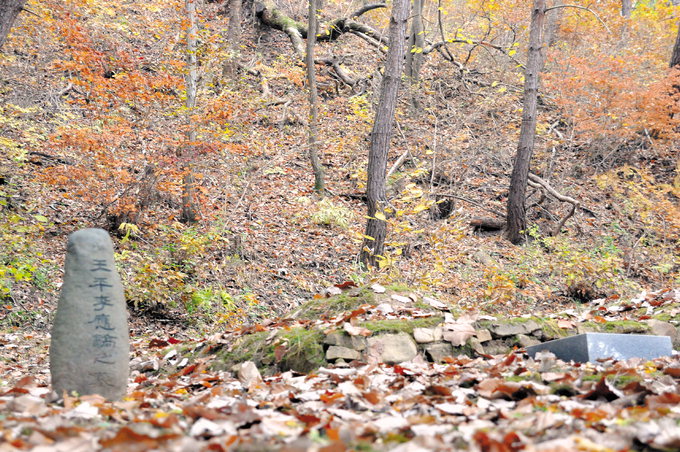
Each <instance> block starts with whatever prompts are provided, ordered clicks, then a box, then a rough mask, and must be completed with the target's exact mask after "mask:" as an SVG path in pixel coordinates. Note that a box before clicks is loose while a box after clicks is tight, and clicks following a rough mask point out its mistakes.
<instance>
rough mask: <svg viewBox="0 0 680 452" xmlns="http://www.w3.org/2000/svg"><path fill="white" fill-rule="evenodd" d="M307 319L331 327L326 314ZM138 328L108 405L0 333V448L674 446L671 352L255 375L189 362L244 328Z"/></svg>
mask: <svg viewBox="0 0 680 452" xmlns="http://www.w3.org/2000/svg"><path fill="white" fill-rule="evenodd" d="M664 307H672V310H673V311H672V312H671V314H675V315H676V316H678V315H680V293H678V292H677V291H675V292H673V291H671V292H662V293H659V294H656V295H654V294H650V295H643V296H641V297H638V298H637V299H635V300H631V301H630V302H628V301H624V302H622V303H621V304H620V305H618V307H617V308H611V309H606V308H605V309H596V310H594V311H593V312H594V313H596V314H595V315H596V316H599V315H601V316H603V318H605V317H606V320H603V321H609V322H614V321H616V319H621V318H623V317H622V316H621V312H623V311H625V310H631V309H643V310H645V311H646V312H648V313H649V314H650V316H653V315H655V313H656V312H659V313H660V312H666V313H667V312H670V311H668V310H666V311H662V310H663V309H664ZM366 309H368V310H369V311H370V309H371V308H370V307H368V308H366V307H365V308H364V310H363V311H362V312H364V311H366ZM348 314H349V313H347V312H345V313H342V314H341V315H339V316H338V318H340V319H341V320H340V322H342V321H344V320H346V319H349V318H351V317H357V316H361V314H360V313H359V314H357V313H354V315H353V316H352V315H348ZM564 316H565V317H564V320H563V321H564V322H571V323H574V322H576V323H577V322H579V321H583V319H580V320H579V319H577V318H575V317H574V313H573V312H572V313H571V317H569V316H568V315H567V314H564ZM583 318H589V319H590V318H593V314H591V315H586V316H585V317H583ZM568 319H571V320H568ZM308 322H309V321H308ZM312 323H314V324H315V325H316V327H317V328H322V329H332V328H333V326H334V325H336V324H337V318H335V317H334V318H331V319H328V320H317V321H316V322H312ZM323 325H325V326H323ZM310 326H311V325H310V324H309V323H307V324H306V325H305V328H309V327H310ZM282 327H283V328H285V329H290V328H293V327H294V325H291V324H290V322H288V323H286V322H284V323H282V324H280V325H277V320H272V321H270V322H267V323H266V324H265V326H263V327H262V329H261V330H260V331H270V332H276V331H277V328H278V329H280V328H282ZM138 328H139V326H137V329H133V335H132V341H131V370H132V372H131V376H130V379H129V385H128V391H127V395H126V396H125V397H124V399H123V400H122V401H117V402H108V401H105V400H104V399H102V398H101V397H99V396H96V395H95V396H80V397H79V396H75V395H74V396H65V397H64V398H61V399H60V398H58V397H57V396H56V394H54V393H53V392H52V391H51V389H50V386H49V370H48V361H49V357H48V349H49V337H48V336H47V335H45V334H44V333H43V332H38V333H29V332H26V331H23V332H22V331H16V332H13V333H9V332H5V333H2V334H0V349H1V350H2V352H3V360H2V373H1V374H0V381H2V386H0V411H1V412H2V413H3V414H2V415H0V432H1V433H2V442H0V450H1V451H15V450H33V451H74V450H76V451H89V450H111V451H145V450H167V451H197V450H217V451H219V450H234V451H268V450H282V451H291V452H298V451H299V452H302V451H326V452H330V451H346V450H357V451H382V450H393V451H402V452H409V451H413V452H419V451H448V450H452V449H455V450H472V451H520V450H521V451H544V452H548V451H554V452H558V451H559V452H567V451H575V450H581V451H622V450H639V451H672V450H678V449H679V448H680V410H679V408H678V407H680V361H679V360H680V355H676V356H673V357H666V358H657V359H653V360H644V359H639V358H634V359H628V360H622V361H616V360H611V359H609V360H600V361H598V362H595V363H573V362H572V363H565V362H563V361H560V360H557V359H556V358H555V357H554V355H552V354H550V353H543V354H541V353H539V354H537V355H536V357H535V358H533V359H532V358H529V357H527V355H526V354H525V353H524V351H523V350H522V349H515V350H514V351H511V352H509V353H507V354H501V355H493V356H492V355H486V354H482V355H479V354H478V355H477V356H473V357H469V356H465V355H458V356H451V357H448V358H445V359H444V362H442V363H441V364H437V363H432V362H428V361H426V360H424V359H423V357H422V355H418V356H417V357H416V358H415V359H413V360H411V361H408V362H402V363H400V364H395V365H387V364H383V363H379V362H377V361H375V360H371V359H369V360H368V361H367V362H362V361H360V360H359V361H353V362H350V363H349V364H341V365H328V366H322V367H320V368H318V369H316V370H314V371H312V372H309V373H306V374H302V373H297V372H294V371H287V372H283V373H281V372H279V373H275V374H273V375H271V376H265V377H262V376H261V375H260V373H259V372H258V371H257V368H256V367H254V365H252V362H246V363H245V364H242V365H241V366H240V367H239V368H237V369H234V370H233V371H232V370H230V371H224V370H219V369H224V363H223V362H220V358H219V357H220V356H221V355H220V354H218V353H216V352H202V353H199V354H195V353H191V351H192V350H205V349H206V348H207V349H210V348H212V349H214V350H220V349H221V348H223V347H226V348H229V347H231V346H232V345H233V344H234V343H236V342H237V340H238V337H239V336H240V335H243V334H246V332H247V331H246V330H250V331H252V330H253V329H252V328H249V329H244V330H242V331H241V332H238V331H237V332H232V333H229V334H216V335H213V336H210V337H202V338H192V337H190V336H188V335H187V334H186V332H185V331H183V330H177V329H174V330H173V329H171V328H167V327H166V329H165V330H164V331H162V332H159V328H157V327H153V328H151V329H148V330H147V331H146V332H144V331H142V330H140V329H138ZM356 329H357V330H358V329H360V328H356ZM347 330H348V331H349V329H347ZM354 334H357V333H354ZM269 336H272V335H269ZM272 337H273V336H272Z"/></svg>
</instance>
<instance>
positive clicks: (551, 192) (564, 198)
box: [528, 173, 581, 235]
mask: <svg viewBox="0 0 680 452" xmlns="http://www.w3.org/2000/svg"><path fill="white" fill-rule="evenodd" d="M528 181H529V182H530V183H533V184H532V186H535V185H540V186H541V187H542V188H543V189H545V191H547V192H548V194H549V195H551V196H552V197H553V198H555V199H557V200H558V201H560V202H566V203H569V204H571V209H570V210H569V212H567V214H566V215H565V216H564V217H563V218H562V220H560V222H559V223H558V224H557V227H556V228H555V229H553V230H552V231H551V233H550V235H557V234H559V232H560V231H561V230H562V227H563V226H564V224H565V223H566V222H567V220H568V219H569V218H571V217H572V216H573V215H574V212H576V209H578V207H579V206H580V205H581V203H580V202H579V201H577V200H575V199H574V198H571V197H569V196H565V195H563V194H561V193H559V192H557V190H555V189H554V188H553V187H552V186H551V185H550V184H549V183H548V182H546V181H545V180H543V179H541V178H540V177H538V176H537V175H535V174H532V173H529V179H528ZM534 184H535V185H534Z"/></svg>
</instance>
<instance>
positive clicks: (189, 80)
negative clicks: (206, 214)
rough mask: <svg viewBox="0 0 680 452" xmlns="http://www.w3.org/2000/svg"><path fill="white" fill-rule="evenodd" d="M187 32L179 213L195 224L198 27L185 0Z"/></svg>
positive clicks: (193, 9) (192, 0)
mask: <svg viewBox="0 0 680 452" xmlns="http://www.w3.org/2000/svg"><path fill="white" fill-rule="evenodd" d="M184 5H185V8H186V17H187V30H186V46H187V47H186V64H187V68H186V74H185V76H184V80H185V84H186V90H187V98H186V104H185V105H186V109H187V132H186V139H187V143H186V145H185V146H184V147H183V149H182V151H180V158H181V160H182V164H183V165H182V166H183V170H184V180H183V185H182V210H181V213H180V220H181V221H182V222H184V223H195V222H196V221H197V219H198V213H197V208H196V200H195V193H194V192H195V184H196V178H195V177H194V169H193V162H192V159H193V155H194V148H195V143H196V126H195V125H194V123H193V118H192V116H193V114H194V112H195V110H196V92H197V79H198V75H197V67H198V61H197V57H196V51H197V49H198V46H197V34H198V26H197V21H196V0H185V3H184Z"/></svg>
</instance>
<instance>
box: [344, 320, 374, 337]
mask: <svg viewBox="0 0 680 452" xmlns="http://www.w3.org/2000/svg"><path fill="white" fill-rule="evenodd" d="M342 329H343V330H345V332H346V333H347V334H349V335H350V336H370V335H371V334H373V332H372V331H371V330H369V329H368V328H364V327H361V326H354V325H352V324H351V323H349V322H345V323H344V324H343V325H342Z"/></svg>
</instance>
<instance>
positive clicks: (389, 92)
mask: <svg viewBox="0 0 680 452" xmlns="http://www.w3.org/2000/svg"><path fill="white" fill-rule="evenodd" d="M408 13H409V1H408V0H394V2H393V4H392V13H391V15H390V26H389V32H388V33H389V49H388V51H387V58H386V61H385V75H384V76H383V80H382V84H381V86H380V101H379V102H378V109H377V110H376V113H375V121H374V123H373V131H372V132H371V148H370V150H369V152H368V186H367V190H366V197H367V200H368V223H367V224H366V233H365V234H364V235H365V236H366V237H368V238H366V239H364V243H363V246H362V249H361V254H360V261H361V263H362V264H364V265H365V266H375V265H376V263H377V260H378V259H379V256H383V254H384V251H385V236H386V235H387V223H386V218H385V213H384V210H385V205H386V204H387V197H386V195H385V181H386V170H387V153H388V151H389V148H390V139H391V137H392V129H393V126H394V113H395V110H396V107H397V94H398V93H399V85H400V83H401V74H402V72H403V68H404V52H405V50H406V49H405V47H406V45H405V43H406V40H405V37H406V22H407V21H408Z"/></svg>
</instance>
